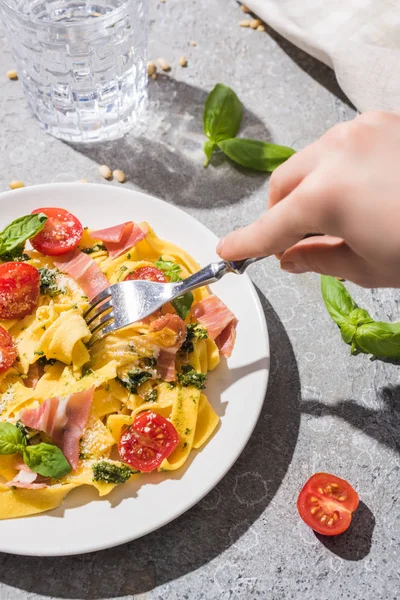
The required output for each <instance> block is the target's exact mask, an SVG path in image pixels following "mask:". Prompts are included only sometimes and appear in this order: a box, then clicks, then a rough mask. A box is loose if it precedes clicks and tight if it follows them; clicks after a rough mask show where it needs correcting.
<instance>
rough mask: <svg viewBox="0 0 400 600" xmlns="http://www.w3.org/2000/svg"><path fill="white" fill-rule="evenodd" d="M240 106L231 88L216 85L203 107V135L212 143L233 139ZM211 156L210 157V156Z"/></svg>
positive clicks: (240, 113)
mask: <svg viewBox="0 0 400 600" xmlns="http://www.w3.org/2000/svg"><path fill="white" fill-rule="evenodd" d="M242 112H243V110H242V104H241V102H240V100H239V98H238V97H237V95H236V94H235V92H234V91H233V90H231V88H229V87H227V86H226V85H223V84H222V83H217V85H216V86H215V88H214V89H213V90H212V91H211V92H210V93H209V94H208V96H207V100H206V104H205V107H204V115H203V125H204V133H205V134H206V136H207V137H208V138H209V139H210V140H211V141H212V142H219V141H221V140H226V139H228V138H233V137H235V135H236V134H237V132H238V131H239V127H240V122H241V120H242ZM210 156H211V155H210Z"/></svg>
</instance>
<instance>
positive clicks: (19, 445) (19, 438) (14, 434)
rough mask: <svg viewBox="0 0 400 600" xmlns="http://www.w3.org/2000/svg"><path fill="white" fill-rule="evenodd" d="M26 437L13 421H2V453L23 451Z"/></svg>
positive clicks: (0, 428) (0, 435) (0, 446)
mask: <svg viewBox="0 0 400 600" xmlns="http://www.w3.org/2000/svg"><path fill="white" fill-rule="evenodd" d="M25 444H26V439H25V438H24V436H23V435H22V432H21V431H20V429H18V427H16V426H15V425H13V424H12V423H0V454H16V453H17V452H22V450H23V447H24V445H25Z"/></svg>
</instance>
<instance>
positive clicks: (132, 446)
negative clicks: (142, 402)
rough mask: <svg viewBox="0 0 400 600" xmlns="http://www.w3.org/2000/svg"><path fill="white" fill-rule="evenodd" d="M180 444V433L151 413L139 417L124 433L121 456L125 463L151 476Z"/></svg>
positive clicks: (119, 449) (120, 443)
mask: <svg viewBox="0 0 400 600" xmlns="http://www.w3.org/2000/svg"><path fill="white" fill-rule="evenodd" d="M178 443H179V436H178V432H177V431H176V429H175V427H174V426H173V425H172V423H171V422H170V421H167V419H164V417H162V416H161V415H159V414H157V413H155V412H152V411H151V410H147V411H145V412H142V413H140V414H139V415H137V417H136V418H135V420H134V421H133V423H132V425H131V426H130V427H129V428H128V429H126V430H125V431H123V433H122V435H121V437H120V440H119V443H118V452H119V455H120V457H121V460H122V461H123V462H125V463H128V465H131V467H133V468H134V469H138V471H142V472H143V473H150V471H154V469H156V468H157V467H159V466H160V464H161V463H162V461H163V460H164V458H168V456H170V454H172V452H173V451H174V450H175V448H176V447H177V445H178Z"/></svg>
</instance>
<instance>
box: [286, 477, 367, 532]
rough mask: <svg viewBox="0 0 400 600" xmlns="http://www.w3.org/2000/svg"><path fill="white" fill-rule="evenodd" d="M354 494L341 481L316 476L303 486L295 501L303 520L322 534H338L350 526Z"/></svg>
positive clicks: (336, 478)
mask: <svg viewBox="0 0 400 600" xmlns="http://www.w3.org/2000/svg"><path fill="white" fill-rule="evenodd" d="M358 502H359V500H358V494H357V492H356V491H355V489H353V488H352V487H351V485H350V484H349V483H348V482H347V481H345V480H344V479H340V478H339V477H336V476H335V475H329V474H328V473H316V474H315V475H313V476H312V477H311V478H310V479H309V480H308V481H307V483H306V484H305V486H304V487H303V489H302V490H301V492H300V495H299V498H298V500H297V508H298V511H299V514H300V516H301V518H302V519H303V521H304V522H305V523H306V524H307V525H308V526H309V527H311V528H312V529H313V530H314V531H316V532H317V533H321V534H322V535H338V534H339V533H343V531H346V529H348V527H349V526H350V523H351V519H352V514H353V512H354V511H355V510H356V508H357V507H358Z"/></svg>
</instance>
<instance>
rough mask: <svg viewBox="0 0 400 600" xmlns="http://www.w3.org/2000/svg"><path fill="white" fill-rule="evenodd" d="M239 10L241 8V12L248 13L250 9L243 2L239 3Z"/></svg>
mask: <svg viewBox="0 0 400 600" xmlns="http://www.w3.org/2000/svg"><path fill="white" fill-rule="evenodd" d="M240 10H241V11H242V12H244V13H249V12H250V9H249V8H247V6H246V5H245V4H242V5H241V7H240Z"/></svg>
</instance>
